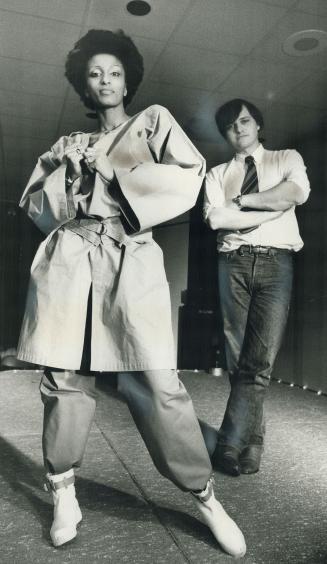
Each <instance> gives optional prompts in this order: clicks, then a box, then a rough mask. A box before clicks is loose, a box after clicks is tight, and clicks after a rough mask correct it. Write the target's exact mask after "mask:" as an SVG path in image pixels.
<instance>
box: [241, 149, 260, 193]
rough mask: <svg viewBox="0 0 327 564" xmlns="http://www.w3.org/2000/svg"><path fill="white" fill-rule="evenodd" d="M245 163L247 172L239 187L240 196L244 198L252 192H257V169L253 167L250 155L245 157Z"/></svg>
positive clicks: (253, 163)
mask: <svg viewBox="0 0 327 564" xmlns="http://www.w3.org/2000/svg"><path fill="white" fill-rule="evenodd" d="M245 162H246V164H247V171H246V173H245V176H244V180H243V184H242V187H241V195H242V196H245V194H253V193H254V192H259V185H258V176H257V169H256V167H255V162H254V159H253V157H252V156H251V155H249V156H248V157H245Z"/></svg>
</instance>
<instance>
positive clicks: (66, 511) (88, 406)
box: [40, 368, 96, 546]
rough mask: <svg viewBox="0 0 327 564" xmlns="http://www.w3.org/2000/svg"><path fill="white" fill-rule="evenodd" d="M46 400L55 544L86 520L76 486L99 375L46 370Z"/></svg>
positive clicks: (43, 393)
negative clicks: (76, 477)
mask: <svg viewBox="0 0 327 564" xmlns="http://www.w3.org/2000/svg"><path fill="white" fill-rule="evenodd" d="M40 391H41V397H42V401H43V403H44V420H43V437H42V443H43V456H44V463H45V467H46V469H47V470H48V473H47V482H48V485H49V486H50V488H51V490H52V496H53V505H54V510H53V523H52V526H51V529H50V536H51V539H52V542H53V544H54V546H61V545H63V544H65V543H67V542H69V541H71V540H72V539H73V538H75V537H76V534H77V531H76V526H77V524H78V523H79V522H80V521H81V520H82V513H81V510H80V507H79V505H78V501H77V499H76V495H75V487H74V481H75V480H74V468H78V467H79V466H80V465H81V462H82V459H83V455H84V451H85V447H86V443H87V438H88V435H89V431H90V427H91V424H92V421H93V417H94V411H95V403H96V402H95V377H94V376H91V375H90V374H85V373H81V372H80V373H77V372H75V371H70V370H62V371H59V370H51V369H50V368H48V369H46V370H45V374H44V376H43V378H42V381H41V384H40Z"/></svg>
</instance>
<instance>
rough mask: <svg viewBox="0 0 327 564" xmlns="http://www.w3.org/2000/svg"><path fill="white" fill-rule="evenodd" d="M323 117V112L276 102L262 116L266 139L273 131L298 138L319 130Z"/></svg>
mask: <svg viewBox="0 0 327 564" xmlns="http://www.w3.org/2000/svg"><path fill="white" fill-rule="evenodd" d="M323 116H324V113H323V112H321V111H318V110H314V109H311V108H304V107H301V106H295V105H292V104H287V103H278V102H277V103H275V104H272V105H271V106H270V107H269V109H268V110H267V111H266V112H265V114H264V118H265V132H266V134H267V139H269V137H270V132H271V131H273V130H274V129H278V130H284V131H286V130H288V131H290V132H292V134H293V136H296V137H300V136H302V135H304V134H307V133H309V132H310V131H312V130H317V129H318V128H320V127H321V124H322V123H323Z"/></svg>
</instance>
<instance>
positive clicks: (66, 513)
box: [46, 469, 82, 546]
mask: <svg viewBox="0 0 327 564" xmlns="http://www.w3.org/2000/svg"><path fill="white" fill-rule="evenodd" d="M46 477H47V482H48V484H49V485H50V488H51V490H52V496H53V505H54V509H53V523H52V527H51V529H50V536H51V540H52V542H53V544H54V546H61V545H62V544H65V543H66V542H69V541H71V540H72V539H73V538H75V537H76V534H77V532H76V525H77V524H78V523H79V522H80V521H81V520H82V513H81V510H80V507H79V505H78V501H77V499H76V495H75V486H74V481H75V479H74V470H73V469H71V470H68V472H64V473H63V474H47V476H46Z"/></svg>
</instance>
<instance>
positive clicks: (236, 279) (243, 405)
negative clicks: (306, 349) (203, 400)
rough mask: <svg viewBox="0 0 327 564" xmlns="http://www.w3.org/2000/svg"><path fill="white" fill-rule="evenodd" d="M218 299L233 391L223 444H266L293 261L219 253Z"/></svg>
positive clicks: (278, 253) (280, 254)
mask: <svg viewBox="0 0 327 564" xmlns="http://www.w3.org/2000/svg"><path fill="white" fill-rule="evenodd" d="M218 279H219V294H220V302H221V311H222V316H223V323H224V335H225V347H226V359H227V367H228V371H229V374H230V384H231V391H230V396H229V399H228V403H227V407H226V411H225V415H224V419H223V422H222V425H221V428H220V430H219V433H218V442H219V444H222V445H229V446H233V447H235V448H237V449H239V450H243V449H244V448H245V447H247V446H249V445H252V444H256V445H262V444H263V441H264V432H265V429H264V414H263V405H264V397H265V393H266V390H267V387H268V385H269V381H270V376H271V372H272V370H273V365H274V361H275V358H276V355H277V352H278V350H279V347H280V344H281V339H282V336H283V333H284V329H285V326H286V321H287V317H288V311H289V305H290V299H291V292H292V281H293V256H292V253H291V252H287V251H286V250H276V249H272V248H271V249H269V252H267V253H266V254H261V253H257V252H255V250H253V248H252V249H251V247H249V250H248V251H243V250H242V249H241V250H239V251H232V252H230V253H220V254H219V271H218Z"/></svg>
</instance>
